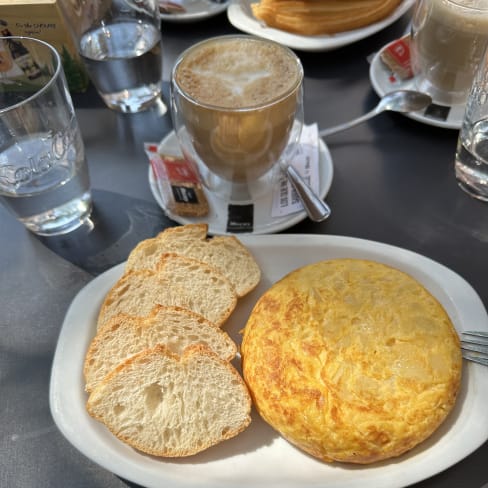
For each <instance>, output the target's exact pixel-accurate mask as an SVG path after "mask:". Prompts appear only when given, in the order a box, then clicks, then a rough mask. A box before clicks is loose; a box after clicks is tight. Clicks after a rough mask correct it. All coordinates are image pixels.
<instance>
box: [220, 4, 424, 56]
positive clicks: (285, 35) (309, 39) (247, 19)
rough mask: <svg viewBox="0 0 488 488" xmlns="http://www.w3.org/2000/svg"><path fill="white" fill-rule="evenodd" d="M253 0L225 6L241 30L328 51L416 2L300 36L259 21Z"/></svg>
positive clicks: (379, 25)
mask: <svg viewBox="0 0 488 488" xmlns="http://www.w3.org/2000/svg"><path fill="white" fill-rule="evenodd" d="M256 1H257V0H234V1H233V2H232V3H231V4H230V5H229V8H228V9H227V17H228V18H229V22H230V23H231V24H232V25H233V26H234V27H236V28H237V29H240V30H242V31H243V32H247V33H248V34H253V35H256V36H260V37H264V38H265V39H270V40H272V41H276V42H279V43H280V44H283V45H285V46H288V47H290V48H292V49H298V50H301V51H329V50H332V49H337V48H339V47H342V46H346V45H348V44H352V43H353V42H356V41H359V40H361V39H364V38H365V37H368V36H371V35H373V34H375V33H376V32H379V31H380V30H382V29H384V28H385V27H388V26H389V25H390V24H392V23H393V22H395V21H396V20H398V19H399V18H400V17H401V16H402V15H403V14H405V13H406V12H407V11H408V10H409V9H410V7H411V6H412V5H413V4H414V2H415V0H404V1H403V2H402V3H401V4H400V5H399V6H398V7H397V8H396V10H395V11H394V12H393V13H392V14H391V15H389V16H388V17H386V18H385V19H383V20H381V21H380V22H375V23H374V24H371V25H368V26H366V27H363V28H361V29H355V30H351V31H347V32H341V33H339V34H334V35H323V36H301V35H298V34H292V33H290V32H285V31H282V30H279V29H274V28H272V27H267V26H266V25H263V23H261V22H259V21H258V20H257V19H256V18H255V17H254V16H253V15H252V11H251V3H255V2H256Z"/></svg>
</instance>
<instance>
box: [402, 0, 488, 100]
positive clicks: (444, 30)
mask: <svg viewBox="0 0 488 488" xmlns="http://www.w3.org/2000/svg"><path fill="white" fill-rule="evenodd" d="M487 44H488V0H417V3H416V6H415V10H414V14H413V21H412V30H411V56H412V68H413V72H414V75H415V82H416V85H417V88H418V89H419V90H421V91H424V92H427V93H429V94H430V95H431V96H432V98H433V100H434V102H436V103H439V104H444V105H453V104H459V103H461V104H463V103H465V102H466V98H467V96H468V93H469V90H470V88H471V84H472V82H473V78H474V75H475V72H476V69H477V67H478V64H479V62H480V59H481V57H482V56H483V52H484V50H485V48H486V46H487Z"/></svg>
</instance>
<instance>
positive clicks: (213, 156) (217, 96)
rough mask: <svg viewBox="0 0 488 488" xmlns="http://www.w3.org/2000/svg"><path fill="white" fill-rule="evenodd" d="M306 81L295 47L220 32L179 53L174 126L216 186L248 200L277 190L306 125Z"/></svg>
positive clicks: (225, 194) (222, 193) (231, 197)
mask: <svg viewBox="0 0 488 488" xmlns="http://www.w3.org/2000/svg"><path fill="white" fill-rule="evenodd" d="M302 82H303V69H302V66H301V63H300V60H299V59H298V58H297V56H296V55H295V54H294V53H293V52H292V51H291V50H289V49H288V48H286V47H283V46H281V45H279V44H277V43H275V42H272V41H268V40H263V39H258V38H254V37H251V36H222V37H217V38H212V39H209V40H206V41H203V42H201V43H198V44H196V45H195V46H193V47H191V48H189V49H188V50H187V51H185V52H184V53H183V54H182V55H181V56H180V57H179V59H178V60H177V62H176V64H175V67H174V69H173V76H172V85H171V105H172V117H173V124H174V128H175V132H176V135H177V137H178V140H179V143H180V146H181V148H182V151H183V153H184V155H185V156H186V157H187V158H189V159H191V160H193V161H195V162H196V163H197V165H198V167H199V169H200V173H201V175H202V179H203V182H204V184H205V186H206V187H207V188H208V190H209V191H211V192H213V193H214V194H215V195H216V196H218V197H221V198H223V199H225V200H227V201H229V202H245V201H253V200H254V199H256V198H258V197H259V196H260V195H262V194H264V193H265V192H266V191H270V190H272V186H273V184H274V183H275V182H276V181H277V175H278V174H279V169H278V168H279V166H280V163H282V164H288V162H289V161H290V158H291V157H292V156H293V154H294V152H295V150H296V147H297V144H298V139H299V136H300V133H301V129H302V126H303V95H302Z"/></svg>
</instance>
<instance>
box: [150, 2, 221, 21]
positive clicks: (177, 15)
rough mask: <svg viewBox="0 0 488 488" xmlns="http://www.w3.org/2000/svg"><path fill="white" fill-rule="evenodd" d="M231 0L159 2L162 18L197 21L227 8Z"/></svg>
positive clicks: (166, 19)
mask: <svg viewBox="0 0 488 488" xmlns="http://www.w3.org/2000/svg"><path fill="white" fill-rule="evenodd" d="M229 3H230V0H169V1H163V0H161V1H160V2H159V5H160V15H161V20H165V21H167V22H181V23H185V22H196V21H199V20H204V19H207V18H209V17H213V16H214V15H217V14H220V13H221V12H224V11H225V10H227V7H228V6H229Z"/></svg>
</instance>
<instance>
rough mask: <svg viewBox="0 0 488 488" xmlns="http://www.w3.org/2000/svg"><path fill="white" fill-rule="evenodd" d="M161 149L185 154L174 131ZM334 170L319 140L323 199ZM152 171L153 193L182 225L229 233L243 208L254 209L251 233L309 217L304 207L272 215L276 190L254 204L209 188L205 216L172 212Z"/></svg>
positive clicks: (275, 229) (277, 228) (271, 230)
mask: <svg viewBox="0 0 488 488" xmlns="http://www.w3.org/2000/svg"><path fill="white" fill-rule="evenodd" d="M159 152H160V153H163V154H171V155H175V156H177V155H180V154H181V151H180V148H179V145H178V141H177V139H176V135H175V133H174V131H172V132H170V133H169V134H168V135H167V136H166V137H165V138H164V139H163V140H162V141H161V143H160V145H159ZM333 172H334V169H333V165H332V157H331V155H330V152H329V150H328V148H327V146H326V145H325V143H324V142H323V141H322V140H321V139H319V180H320V181H319V195H320V197H321V198H325V196H326V195H327V192H328V191H329V188H330V186H331V184H332V177H333ZM148 174H149V185H150V187H151V191H152V194H153V196H154V198H155V199H156V201H157V202H158V204H159V206H160V207H161V208H162V209H163V210H164V212H165V213H166V215H167V216H168V217H169V218H170V219H172V220H174V221H175V222H178V223H179V224H190V223H196V222H205V223H207V224H208V230H209V233H210V234H214V235H215V234H229V233H230V232H228V231H227V223H228V220H229V217H230V216H231V215H230V212H232V211H236V212H239V207H242V210H243V211H244V212H247V211H252V212H253V230H252V232H249V233H251V234H271V233H274V232H279V231H282V230H284V229H287V228H289V227H291V226H293V225H295V224H297V223H298V222H300V221H302V220H303V219H304V218H305V217H306V216H307V214H306V212H305V211H304V210H303V211H300V212H296V213H293V214H290V215H285V216H281V217H272V216H271V208H272V200H273V193H272V192H268V193H266V194H264V195H263V196H261V197H260V198H258V199H257V200H256V201H255V202H253V204H251V205H250V206H248V205H242V206H239V205H237V206H229V205H227V204H226V202H225V201H224V200H223V199H220V198H217V197H215V196H214V195H212V194H211V193H210V192H208V191H205V195H206V197H207V200H208V204H209V209H210V210H209V214H208V215H206V216H205V217H193V218H192V217H183V216H181V215H176V214H174V213H172V212H170V211H169V210H168V209H167V208H166V206H165V205H164V201H163V199H162V198H161V194H160V193H159V189H158V187H157V184H156V181H155V179H154V174H153V171H152V168H151V166H149V171H148ZM251 207H252V208H251Z"/></svg>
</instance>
